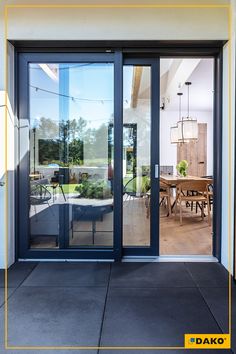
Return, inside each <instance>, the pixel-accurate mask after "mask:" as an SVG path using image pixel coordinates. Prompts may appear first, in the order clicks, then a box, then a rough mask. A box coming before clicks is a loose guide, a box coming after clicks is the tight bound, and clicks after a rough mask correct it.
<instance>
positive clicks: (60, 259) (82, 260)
mask: <svg viewBox="0 0 236 354" xmlns="http://www.w3.org/2000/svg"><path fill="white" fill-rule="evenodd" d="M18 262H51V263H53V262H68V263H69V262H114V259H96V258H94V259H78V258H76V259H72V258H70V259H67V258H63V259H62V258H58V259H50V258H49V259H48V258H19V259H18Z"/></svg>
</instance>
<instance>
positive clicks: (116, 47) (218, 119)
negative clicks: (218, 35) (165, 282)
mask: <svg viewBox="0 0 236 354" xmlns="http://www.w3.org/2000/svg"><path fill="white" fill-rule="evenodd" d="M224 44H225V41H110V42H108V41H89V42H85V41H69V42H68V41H66V42H65V41H53V42H52V41H14V42H13V45H14V46H15V49H16V51H15V52H16V55H15V58H16V59H15V62H16V68H17V70H16V82H17V87H16V93H17V94H16V96H17V112H18V117H19V118H21V119H23V118H24V117H26V118H27V110H26V103H27V101H26V100H25V99H27V97H26V94H25V92H23V91H22V89H24V88H25V86H24V85H23V83H25V80H26V79H27V77H28V73H27V70H25V66H24V65H23V70H22V66H21V63H20V62H22V61H23V62H24V61H25V59H24V60H22V59H21V58H20V54H21V55H24V56H25V58H26V57H27V56H28V55H33V54H35V55H36V56H37V58H39V56H40V55H41V54H42V53H44V54H47V53H53V54H58V55H59V54H60V57H61V56H63V57H65V56H66V55H67V54H68V53H70V54H72V55H78V53H79V54H82V55H84V57H85V56H86V55H87V54H84V53H86V52H87V53H100V54H105V53H106V52H111V53H114V54H113V55H114V60H115V73H114V81H115V87H114V90H115V96H114V97H115V102H114V104H115V107H114V112H115V117H114V125H116V126H118V125H119V119H121V118H122V115H123V62H122V60H123V59H122V58H123V55H124V53H130V54H129V55H130V57H131V56H132V57H133V58H136V57H137V56H140V55H141V56H142V55H144V56H146V55H148V56H150V57H154V58H157V57H160V56H161V57H186V58H188V57H211V58H212V57H213V58H214V59H215V75H214V79H215V92H214V123H215V124H214V178H215V186H216V187H215V189H216V191H217V193H216V194H215V196H214V220H213V256H215V257H217V258H218V260H219V261H221V224H222V217H221V199H222V190H221V187H222V92H223V89H222V71H223V70H222V66H223V56H222V51H223V45H224ZM30 53H31V54H30ZM20 59H21V60H20ZM62 61H64V59H63V60H62ZM20 130H21V129H20ZM21 141H22V139H21ZM114 141H115V143H116V148H117V158H118V157H119V159H118V160H117V161H116V173H115V175H114V183H115V189H116V191H117V198H116V200H114V206H115V207H116V208H119V210H120V213H119V215H117V218H116V219H115V221H114V227H115V230H116V237H115V238H114V252H113V251H112V252H106V251H103V250H101V251H100V252H99V256H98V257H97V258H103V259H108V258H115V259H116V260H119V259H121V257H122V254H121V252H122V251H121V250H122V225H121V220H122V194H121V191H122V181H121V178H120V177H119V176H121V170H122V160H121V157H122V144H121V142H122V129H118V130H116V134H115V136H114ZM22 167H23V170H24V169H25V168H27V166H26V164H25V157H24V160H23V166H21V169H22ZM16 189H17V190H18V191H19V193H16V205H17V211H16V219H15V220H16V221H17V223H18V225H19V228H18V229H17V231H16V250H17V252H16V259H18V258H44V259H46V258H58V259H59V258H91V259H92V258H94V255H91V254H90V253H91V252H90V253H89V252H86V251H85V250H84V251H83V255H84V256H82V255H79V256H78V252H79V250H73V249H72V250H57V251H56V252H55V251H51V250H43V251H41V252H37V251H35V252H34V250H31V251H30V253H29V252H25V250H26V248H27V247H28V245H27V242H25V240H24V241H23V244H22V239H21V238H22V237H21V236H22V232H24V231H25V228H23V230H22V223H24V222H25V221H26V219H25V220H24V219H22V217H23V218H24V216H25V215H24V213H23V214H22V207H24V203H25V198H26V197H25V196H26V195H27V192H28V190H27V187H26V186H24V185H22V176H21V173H20V172H19V168H18V169H17V171H16ZM20 195H23V197H24V198H23V200H22V199H21V198H19V197H20ZM118 195H119V196H118ZM27 217H28V215H27ZM157 247H158V246H157ZM156 249H157V248H156ZM68 252H69V253H68ZM156 255H158V253H157V254H156Z"/></svg>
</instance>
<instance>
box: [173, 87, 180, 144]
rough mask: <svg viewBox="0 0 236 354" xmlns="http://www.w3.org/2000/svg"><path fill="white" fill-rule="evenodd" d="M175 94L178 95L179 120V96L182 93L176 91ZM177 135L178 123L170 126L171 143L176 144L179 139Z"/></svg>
mask: <svg viewBox="0 0 236 354" xmlns="http://www.w3.org/2000/svg"><path fill="white" fill-rule="evenodd" d="M177 95H178V96H179V121H181V96H182V95H183V94H182V92H178V93H177ZM179 140H180V135H179V128H178V123H177V124H176V125H175V126H173V127H171V128H170V142H171V144H178V143H179V142H180V141H179Z"/></svg>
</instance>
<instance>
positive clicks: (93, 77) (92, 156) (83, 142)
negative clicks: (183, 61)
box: [29, 63, 114, 248]
mask: <svg viewBox="0 0 236 354" xmlns="http://www.w3.org/2000/svg"><path fill="white" fill-rule="evenodd" d="M29 71H30V83H29V84H30V104H29V105H30V211H29V213H30V246H31V247H34V248H35V247H38V248H55V247H59V248H64V247H78V246H79V247H91V246H92V247H94V246H103V247H104V246H112V244H113V166H114V163H113V155H114V147H113V145H114V144H113V131H112V130H111V129H110V127H111V125H113V116H114V114H113V106H114V102H113V101H114V98H113V86H114V83H113V64H107V63H106V64H91V63H87V64H86V63H83V64H78V63H76V64H71V63H70V64H68V63H64V64H45V63H43V64H30V67H29ZM59 234H60V237H59Z"/></svg>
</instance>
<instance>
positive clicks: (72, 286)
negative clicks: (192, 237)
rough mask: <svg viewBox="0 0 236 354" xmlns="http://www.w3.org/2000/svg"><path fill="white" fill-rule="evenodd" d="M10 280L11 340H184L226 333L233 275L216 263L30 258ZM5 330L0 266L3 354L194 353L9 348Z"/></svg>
mask: <svg viewBox="0 0 236 354" xmlns="http://www.w3.org/2000/svg"><path fill="white" fill-rule="evenodd" d="M232 285H233V340H232V350H221V353H223V354H224V353H235V354H236V306H235V303H236V286H235V283H233V284H232ZM8 286H9V288H8V296H9V300H8V314H9V315H8V333H9V338H8V340H9V345H10V346H31V347H33V346H95V347H96V346H108V347H109V346H111V347H112V346H183V337H184V333H224V332H227V331H228V314H227V309H228V273H227V271H226V270H225V269H224V268H223V267H222V266H221V265H219V264H216V263H113V264H109V263H77V262H74V263H73V262H64V263H49V262H48V263H36V262H25V263H16V264H14V265H13V266H12V267H11V268H10V269H9V271H8ZM3 329H4V272H3V271H0V333H1V336H0V354H6V353H10V354H13V353H31V354H34V353H60V354H66V353H86V354H90V353H92V354H93V353H94V354H95V353H105V354H112V353H114V354H118V353H119V354H124V353H130V352H131V353H140V354H144V353H148V354H152V353H157V352H158V353H163V354H165V353H170V354H171V353H173V354H174V353H178V354H179V353H190V351H186V350H132V351H128V350H99V351H98V350H78V349H76V350H73V351H71V350H67V349H64V350H60V351H59V350H44V351H40V350H39V349H31V350H26V349H24V350H23V351H22V350H12V349H10V350H5V349H4V344H3V332H4V331H3ZM234 333H235V334H234ZM191 352H192V351H191ZM214 352H215V350H201V351H199V353H211V354H212V353H214Z"/></svg>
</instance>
